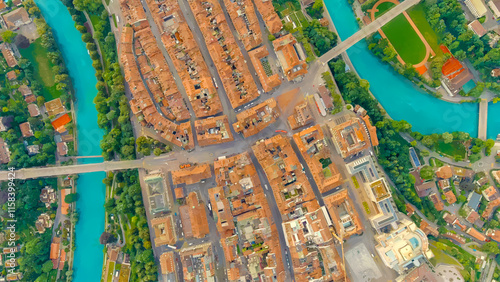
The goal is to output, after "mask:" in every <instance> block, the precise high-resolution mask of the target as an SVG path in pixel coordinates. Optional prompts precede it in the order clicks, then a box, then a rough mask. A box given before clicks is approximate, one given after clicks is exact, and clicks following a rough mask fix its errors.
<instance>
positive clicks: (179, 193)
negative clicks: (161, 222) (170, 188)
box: [174, 187, 185, 199]
mask: <svg viewBox="0 0 500 282" xmlns="http://www.w3.org/2000/svg"><path fill="white" fill-rule="evenodd" d="M174 194H175V198H176V199H182V198H184V197H185V195H184V188H183V187H177V188H175V189H174Z"/></svg>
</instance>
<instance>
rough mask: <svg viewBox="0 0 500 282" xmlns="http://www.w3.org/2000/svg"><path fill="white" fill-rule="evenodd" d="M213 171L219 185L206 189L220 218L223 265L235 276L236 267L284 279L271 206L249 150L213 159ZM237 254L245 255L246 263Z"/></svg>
mask: <svg viewBox="0 0 500 282" xmlns="http://www.w3.org/2000/svg"><path fill="white" fill-rule="evenodd" d="M214 172H215V181H216V182H217V185H218V187H216V188H212V189H209V198H210V202H211V206H212V210H213V211H214V213H215V214H217V217H218V218H219V219H221V220H220V221H221V222H220V224H219V222H217V229H218V231H219V232H220V234H221V246H222V248H223V250H224V254H225V259H226V265H228V266H230V267H229V268H228V276H234V277H236V279H237V278H238V277H239V271H240V270H243V269H245V272H247V271H248V272H249V273H250V275H251V276H252V279H253V280H255V279H258V277H260V276H261V275H262V274H264V275H265V276H267V277H277V279H278V280H279V279H283V278H284V269H283V267H282V265H283V262H282V258H281V248H280V242H279V240H278V237H277V228H276V226H275V224H274V223H272V221H271V220H270V218H271V217H272V214H271V210H270V208H269V205H268V203H267V198H266V196H265V195H264V190H263V188H262V186H261V184H260V180H259V177H258V175H257V172H256V170H255V166H254V165H253V163H252V160H251V158H250V154H249V153H248V152H245V153H242V154H239V155H235V156H231V157H228V158H220V159H218V160H216V161H215V162H214ZM230 222H231V223H233V224H231V223H230ZM237 230H238V232H237ZM258 242H260V243H258ZM238 246H240V247H241V253H239V252H238V248H239V247H238ZM240 256H244V257H245V260H246V261H247V264H246V265H244V264H242V263H241V259H240Z"/></svg>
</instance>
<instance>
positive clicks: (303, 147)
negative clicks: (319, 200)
mask: <svg viewBox="0 0 500 282" xmlns="http://www.w3.org/2000/svg"><path fill="white" fill-rule="evenodd" d="M293 140H294V141H295V144H297V147H298V148H299V151H300V153H301V155H302V157H303V158H304V160H305V162H306V164H307V166H308V167H309V170H310V171H311V174H312V176H313V178H314V181H315V182H316V185H318V189H319V191H320V192H321V193H325V192H327V191H329V190H331V189H333V188H335V187H337V186H339V185H341V184H342V183H343V181H342V180H343V179H342V175H341V174H340V171H339V170H338V168H337V166H336V165H335V163H333V161H332V160H331V152H330V149H329V147H328V145H327V143H326V139H325V136H324V134H323V130H322V129H321V126H320V125H315V126H311V127H309V128H307V129H305V130H302V131H301V132H298V133H295V134H294V135H293Z"/></svg>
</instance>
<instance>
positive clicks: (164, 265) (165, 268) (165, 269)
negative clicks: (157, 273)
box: [160, 252, 177, 279]
mask: <svg viewBox="0 0 500 282" xmlns="http://www.w3.org/2000/svg"><path fill="white" fill-rule="evenodd" d="M160 269H161V274H171V273H174V274H177V273H176V267H175V258H174V252H164V253H163V254H161V255H160ZM174 277H177V275H174ZM174 279H175V278H174Z"/></svg>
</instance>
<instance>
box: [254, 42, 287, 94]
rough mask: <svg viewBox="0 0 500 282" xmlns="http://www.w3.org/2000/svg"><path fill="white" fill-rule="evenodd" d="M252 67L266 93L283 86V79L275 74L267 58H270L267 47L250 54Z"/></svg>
mask: <svg viewBox="0 0 500 282" xmlns="http://www.w3.org/2000/svg"><path fill="white" fill-rule="evenodd" d="M248 56H250V60H251V61H252V65H253V66H254V68H255V71H256V72H257V75H258V76H259V80H260V84H262V88H263V89H264V91H265V92H269V91H271V90H273V88H275V87H278V86H279V85H281V79H280V76H279V74H277V73H273V70H272V68H271V64H270V63H269V60H268V58H267V56H269V51H268V50H267V47H266V46H265V45H263V46H261V47H259V48H257V49H254V50H252V51H249V52H248Z"/></svg>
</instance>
